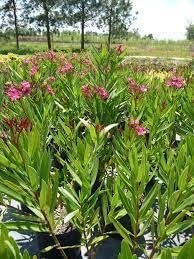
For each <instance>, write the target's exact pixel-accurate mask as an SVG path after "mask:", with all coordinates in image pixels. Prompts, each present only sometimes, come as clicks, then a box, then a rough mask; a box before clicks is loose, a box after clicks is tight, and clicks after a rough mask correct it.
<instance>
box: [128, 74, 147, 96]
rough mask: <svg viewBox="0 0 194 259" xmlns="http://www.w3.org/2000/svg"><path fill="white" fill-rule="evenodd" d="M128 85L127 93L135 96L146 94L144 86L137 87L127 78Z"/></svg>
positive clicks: (135, 83)
mask: <svg viewBox="0 0 194 259" xmlns="http://www.w3.org/2000/svg"><path fill="white" fill-rule="evenodd" d="M127 81H128V85H129V91H130V92H132V93H133V94H135V95H139V94H143V93H146V92H148V89H149V88H148V86H146V85H138V84H137V82H136V81H135V80H134V79H132V78H130V77H129V78H128V79H127Z"/></svg>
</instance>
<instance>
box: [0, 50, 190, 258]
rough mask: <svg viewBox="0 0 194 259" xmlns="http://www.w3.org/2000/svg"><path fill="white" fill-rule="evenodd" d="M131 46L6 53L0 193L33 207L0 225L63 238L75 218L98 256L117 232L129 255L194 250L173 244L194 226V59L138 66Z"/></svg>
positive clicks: (0, 115)
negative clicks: (130, 57) (128, 57)
mask: <svg viewBox="0 0 194 259" xmlns="http://www.w3.org/2000/svg"><path fill="white" fill-rule="evenodd" d="M124 55H125V54H124V52H122V51H121V50H120V49H119V50H118V48H113V49H112V50H110V51H107V49H105V48H102V50H101V51H100V52H99V51H97V50H93V51H92V52H91V53H90V54H88V55H86V53H80V54H66V55H63V54H61V53H54V52H45V53H39V54H37V55H33V56H31V57H24V58H23V59H21V58H18V57H17V56H14V55H9V57H10V59H8V60H6V61H5V62H4V63H1V68H2V69H1V75H0V82H1V85H2V88H1V94H0V98H1V100H0V104H1V113H0V134H1V138H0V193H1V199H0V201H1V204H2V205H3V206H5V207H6V206H9V201H10V200H11V199H14V200H16V201H18V202H20V203H21V204H22V205H24V206H26V207H27V208H28V209H29V210H30V212H29V213H24V212H23V211H17V213H14V221H7V222H4V223H2V222H1V223H0V226H2V228H4V225H5V226H6V227H7V229H9V230H13V229H14V230H19V229H20V230H21V229H22V230H24V231H29V230H33V231H36V232H47V233H49V234H51V235H52V237H53V239H54V240H55V245H56V247H57V248H59V247H60V244H59V242H58V240H57V238H56V234H57V230H58V227H59V226H61V225H60V223H61V222H63V223H64V224H66V225H68V224H71V226H73V227H74V228H76V229H78V230H79V232H80V233H81V236H82V238H81V243H80V244H78V246H81V245H84V246H86V248H87V252H88V254H89V255H90V256H93V253H94V252H95V247H96V246H98V245H99V244H100V243H101V242H103V241H104V240H105V239H106V238H108V237H109V236H112V235H113V234H115V233H116V234H118V235H120V236H121V237H122V238H123V239H124V241H123V242H122V245H121V251H120V254H119V255H118V256H119V258H120V259H121V258H129V259H130V258H137V256H139V254H143V255H144V256H145V257H148V258H150V259H151V258H171V257H172V258H173V257H174V256H179V257H180V258H181V256H182V257H184V256H187V251H188V250H189V249H193V240H190V241H189V242H188V243H186V244H185V246H183V247H172V246H171V247H169V248H168V249H166V247H165V245H164V244H165V242H168V240H169V239H171V238H174V236H176V235H179V234H180V233H182V232H183V231H185V230H188V231H190V229H191V228H192V227H193V224H194V220H193V206H194V202H193V200H194V199H193V196H194V192H193V190H194V181H193V169H194V167H193V161H194V136H193V127H194V115H193V109H192V107H193V83H194V82H193V70H192V66H187V67H186V66H185V67H178V68H177V70H176V71H175V69H174V70H173V71H172V69H171V70H170V69H169V67H163V66H162V65H161V66H159V67H157V68H156V67H154V68H155V70H154V69H153V66H152V65H150V66H148V67H147V66H146V67H144V66H141V69H139V67H138V66H136V65H134V66H131V65H128V64H127V63H125V62H123V58H124ZM181 76H182V77H183V78H184V80H183V78H182V77H181ZM172 78H173V80H175V78H176V80H177V81H178V82H177V85H174V86H172V85H169V84H170V83H169V82H171V84H172V83H174V81H172ZM169 79H171V81H170V80H169ZM167 82H168V84H167ZM181 82H182V83H183V85H182V86H180V84H181ZM24 86H25V87H27V90H28V91H26V89H25V88H24ZM22 87H23V88H22ZM28 88H30V90H29V89H28ZM22 90H23V92H22ZM18 94H19V97H18ZM177 136H179V139H177ZM58 210H60V212H59V214H60V217H59V218H56V211H58ZM148 233H149V235H150V240H144V241H143V242H142V240H143V237H144V236H145V235H146V234H148ZM147 247H150V249H149V250H148V249H147ZM46 250H47V249H46ZM60 251H61V253H62V256H63V258H66V256H65V254H64V252H63V250H62V249H60ZM179 253H180V255H179ZM179 257H178V258H179Z"/></svg>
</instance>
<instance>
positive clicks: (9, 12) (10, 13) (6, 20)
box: [0, 0, 20, 49]
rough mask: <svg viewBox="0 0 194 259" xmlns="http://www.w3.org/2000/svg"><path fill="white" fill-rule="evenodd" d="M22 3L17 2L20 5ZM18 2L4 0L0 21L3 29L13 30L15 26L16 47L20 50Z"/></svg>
mask: <svg viewBox="0 0 194 259" xmlns="http://www.w3.org/2000/svg"><path fill="white" fill-rule="evenodd" d="M19 3H20V1H19V0H17V4H18V5H19ZM17 4H16V0H4V3H3V5H1V7H0V20H1V21H2V22H1V28H3V29H5V28H7V29H12V27H13V26H14V31H15V38H16V47H17V49H19V25H18V17H19V15H18V6H17Z"/></svg>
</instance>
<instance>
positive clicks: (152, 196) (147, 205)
mask: <svg viewBox="0 0 194 259" xmlns="http://www.w3.org/2000/svg"><path fill="white" fill-rule="evenodd" d="M158 190H159V185H158V183H155V184H154V186H153V187H152V189H151V190H150V191H149V193H148V195H146V197H145V199H144V202H143V204H142V206H141V208H140V218H144V217H145V216H146V213H147V212H148V211H149V210H150V209H151V208H152V205H153V203H154V201H155V200H156V197H157V194H158Z"/></svg>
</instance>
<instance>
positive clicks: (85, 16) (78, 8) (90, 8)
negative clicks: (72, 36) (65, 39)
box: [62, 0, 100, 50]
mask: <svg viewBox="0 0 194 259" xmlns="http://www.w3.org/2000/svg"><path fill="white" fill-rule="evenodd" d="M99 5H100V3H99V1H97V0H66V1H65V2H64V4H63V6H62V12H63V15H64V17H65V20H66V22H67V24H69V25H70V26H75V25H77V24H79V25H80V27H81V50H83V49H84V45H85V27H86V23H87V22H89V21H92V20H93V21H94V18H96V17H97V12H98V10H99Z"/></svg>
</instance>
